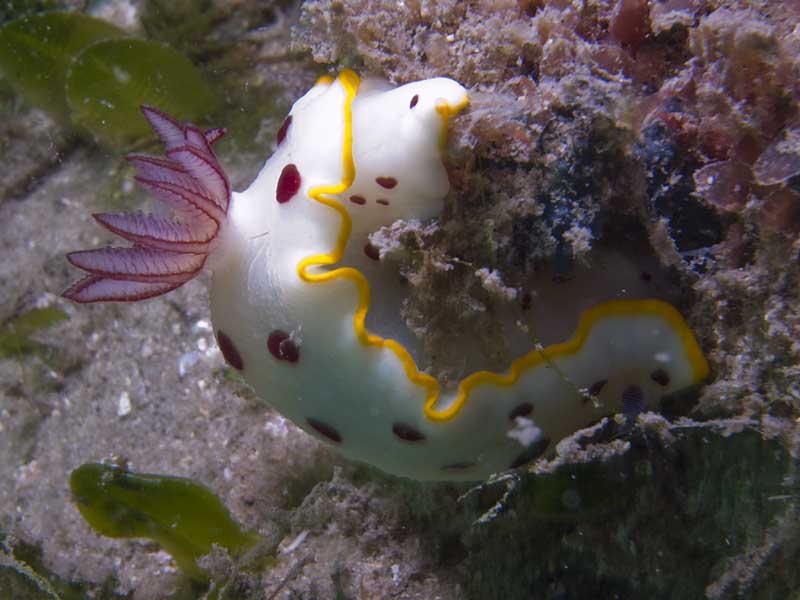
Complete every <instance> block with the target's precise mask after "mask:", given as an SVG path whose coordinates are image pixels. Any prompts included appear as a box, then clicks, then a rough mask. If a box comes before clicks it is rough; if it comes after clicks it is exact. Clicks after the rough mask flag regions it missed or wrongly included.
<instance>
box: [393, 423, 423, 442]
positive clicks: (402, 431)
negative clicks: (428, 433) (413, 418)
mask: <svg viewBox="0 0 800 600" xmlns="http://www.w3.org/2000/svg"><path fill="white" fill-rule="evenodd" d="M392 433H394V434H395V435H396V436H397V437H399V438H400V439H401V440H404V441H406V442H422V441H424V440H425V436H424V435H423V434H422V432H420V431H419V430H418V429H416V428H414V427H412V426H411V425H406V424H405V423H395V424H394V425H392Z"/></svg>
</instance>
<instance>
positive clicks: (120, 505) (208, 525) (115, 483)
mask: <svg viewBox="0 0 800 600" xmlns="http://www.w3.org/2000/svg"><path fill="white" fill-rule="evenodd" d="M70 489H71V491H72V495H73V499H74V501H75V504H76V506H77V507H78V510H79V511H80V513H81V515H82V516H83V518H84V519H86V521H87V522H88V523H89V525H91V526H92V528H93V529H95V531H97V532H98V533H100V534H102V535H105V536H108V537H114V538H148V539H151V540H154V541H156V542H158V543H159V544H160V545H161V546H163V548H164V549H165V550H166V551H167V552H169V553H170V554H171V555H172V557H173V558H174V559H175V562H176V563H178V566H179V567H180V568H181V569H182V570H183V572H184V573H186V574H187V575H189V576H190V577H192V578H195V579H203V578H204V574H203V571H202V570H201V569H200V568H199V567H198V566H197V562H196V561H197V559H198V558H200V557H201V556H204V555H206V554H208V553H209V552H210V551H211V547H212V544H217V545H218V546H221V547H223V548H226V549H227V550H228V551H229V552H230V553H231V554H232V555H238V554H239V553H241V552H242V551H243V550H246V549H247V548H248V547H250V546H252V545H253V544H254V543H255V542H256V541H257V536H256V535H255V534H253V533H249V532H244V531H242V530H241V528H240V527H239V525H238V524H237V523H236V521H234V520H233V518H232V517H231V515H230V513H229V512H228V510H227V509H226V508H225V506H224V505H223V504H222V502H220V500H219V499H218V498H217V497H216V496H215V495H214V494H213V493H212V492H211V491H210V490H209V489H208V488H206V487H204V486H202V485H200V484H198V483H195V482H194V481H192V480H190V479H185V478H182V477H172V476H169V475H155V474H148V473H132V472H130V471H126V470H124V469H121V468H119V467H117V466H114V465H106V464H99V463H88V464H84V465H81V466H80V467H78V468H77V469H75V470H74V471H72V474H71V475H70Z"/></svg>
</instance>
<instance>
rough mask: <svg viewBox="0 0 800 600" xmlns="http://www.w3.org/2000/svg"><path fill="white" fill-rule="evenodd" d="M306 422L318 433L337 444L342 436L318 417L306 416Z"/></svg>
mask: <svg viewBox="0 0 800 600" xmlns="http://www.w3.org/2000/svg"><path fill="white" fill-rule="evenodd" d="M306 423H308V424H309V426H310V427H312V428H313V429H314V430H315V431H316V432H317V433H318V434H320V435H321V436H323V437H326V438H328V439H329V440H330V441H332V442H336V443H337V444H338V443H340V442H341V441H342V436H341V435H339V432H338V431H336V429H334V428H333V427H331V426H330V425H328V424H327V423H325V422H323V421H320V420H319V419H312V418H311V417H308V418H306Z"/></svg>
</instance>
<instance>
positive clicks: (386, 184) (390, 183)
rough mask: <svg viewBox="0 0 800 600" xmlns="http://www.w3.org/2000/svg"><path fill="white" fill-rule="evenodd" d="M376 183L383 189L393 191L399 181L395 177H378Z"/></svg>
mask: <svg viewBox="0 0 800 600" xmlns="http://www.w3.org/2000/svg"><path fill="white" fill-rule="evenodd" d="M375 183H377V184H378V185H379V186H381V187H382V188H386V189H387V190H391V189H392V188H394V187H395V186H396V185H397V179H395V178H394V177H376V178H375Z"/></svg>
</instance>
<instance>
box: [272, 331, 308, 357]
mask: <svg viewBox="0 0 800 600" xmlns="http://www.w3.org/2000/svg"><path fill="white" fill-rule="evenodd" d="M267 349H268V350H269V353H270V354H272V356H274V357H275V358H277V359H278V360H283V361H286V362H288V363H296V362H297V361H298V360H300V349H299V348H298V347H297V344H296V343H295V342H294V340H293V339H291V337H289V334H288V333H286V332H285V331H283V330H281V329H276V330H275V331H273V332H272V333H270V334H269V337H268V338H267Z"/></svg>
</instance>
